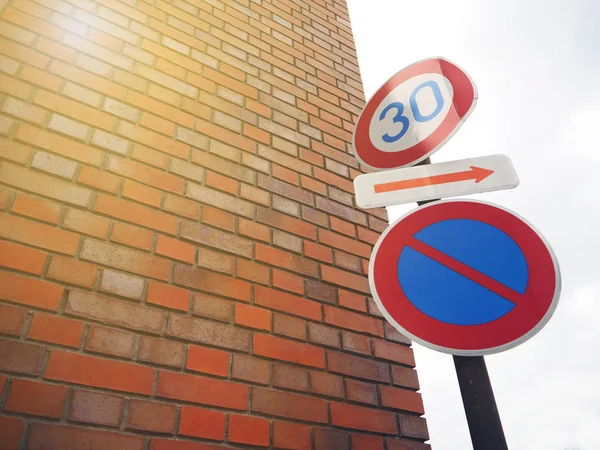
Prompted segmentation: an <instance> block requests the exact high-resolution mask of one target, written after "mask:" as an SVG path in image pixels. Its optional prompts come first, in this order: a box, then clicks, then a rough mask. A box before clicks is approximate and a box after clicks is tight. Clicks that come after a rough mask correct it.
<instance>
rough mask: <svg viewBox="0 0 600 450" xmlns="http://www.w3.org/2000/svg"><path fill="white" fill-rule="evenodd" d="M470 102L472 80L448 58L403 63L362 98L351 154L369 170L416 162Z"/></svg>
mask: <svg viewBox="0 0 600 450" xmlns="http://www.w3.org/2000/svg"><path fill="white" fill-rule="evenodd" d="M476 100H477V90H476V88H475V84H474V83H473V81H472V80H471V79H470V78H469V76H468V75H467V74H466V73H465V72H464V71H463V70H462V69H460V68H459V67H458V66H457V65H455V64H453V63H452V62H450V61H448V60H446V59H443V58H430V59H426V60H423V61H420V62H418V63H415V64H413V65H411V66H408V67H407V68H405V69H403V70H401V71H400V72H398V73H397V74H396V75H394V76H393V77H392V78H390V79H389V80H388V81H386V82H385V83H384V84H383V86H381V87H380V88H379V90H378V91H377V92H376V93H375V95H373V97H371V99H370V100H369V101H368V102H367V105H366V106H365V108H364V110H363V111H362V113H361V115H360V117H359V118H358V122H357V124H356V128H355V130H354V136H353V145H354V152H355V154H356V157H357V158H358V160H359V161H360V162H361V163H363V164H364V165H366V166H368V167H370V168H371V169H375V170H381V169H393V168H396V167H404V166H411V165H413V164H416V163H418V162H419V161H422V160H424V159H425V158H427V157H428V156H429V155H431V154H433V153H434V152H435V151H437V150H438V149H439V148H440V147H441V146H442V145H444V144H445V143H446V141H447V140H448V139H450V137H452V135H453V134H454V133H456V131H457V130H458V128H459V127H460V126H461V125H462V123H463V122H464V121H465V120H466V119H467V117H468V115H469V114H470V113H471V111H472V110H473V108H474V107H475V104H476Z"/></svg>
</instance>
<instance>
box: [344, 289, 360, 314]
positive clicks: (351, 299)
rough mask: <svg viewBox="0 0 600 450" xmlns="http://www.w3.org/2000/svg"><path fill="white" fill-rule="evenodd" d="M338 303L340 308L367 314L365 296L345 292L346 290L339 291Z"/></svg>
mask: <svg viewBox="0 0 600 450" xmlns="http://www.w3.org/2000/svg"><path fill="white" fill-rule="evenodd" d="M338 301H339V303H340V306H344V307H346V308H350V309H355V310H357V311H362V312H367V303H366V301H365V296H364V295H361V294H355V293H354V292H350V291H345V290H344V289H338Z"/></svg>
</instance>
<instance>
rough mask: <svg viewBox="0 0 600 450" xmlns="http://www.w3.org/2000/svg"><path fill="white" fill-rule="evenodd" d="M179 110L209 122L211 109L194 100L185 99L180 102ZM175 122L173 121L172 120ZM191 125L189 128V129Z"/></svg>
mask: <svg viewBox="0 0 600 450" xmlns="http://www.w3.org/2000/svg"><path fill="white" fill-rule="evenodd" d="M181 109H183V110H184V111H187V112H190V113H192V114H193V115H194V116H196V117H200V118H201V119H207V120H209V119H210V117H211V113H212V109H211V108H209V107H208V106H206V105H203V104H202V103H198V102H197V101H195V100H192V99H189V98H187V97H185V98H184V99H183V100H182V101H181ZM173 120H175V119H173ZM192 126H193V124H192V125H191V126H190V128H191V127H192Z"/></svg>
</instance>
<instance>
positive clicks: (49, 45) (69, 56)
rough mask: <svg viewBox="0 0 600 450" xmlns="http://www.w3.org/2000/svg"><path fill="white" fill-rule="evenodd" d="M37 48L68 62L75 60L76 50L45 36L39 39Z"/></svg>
mask: <svg viewBox="0 0 600 450" xmlns="http://www.w3.org/2000/svg"><path fill="white" fill-rule="evenodd" d="M35 49H36V50H39V51H40V52H42V53H45V54H46V55H49V56H52V57H53V58H56V59H61V60H63V61H66V62H70V61H73V57H74V56H75V50H73V49H72V48H69V47H66V46H64V45H62V44H59V43H57V42H53V41H51V40H49V39H46V38H43V37H42V38H40V39H39V40H38V41H37V44H36V45H35Z"/></svg>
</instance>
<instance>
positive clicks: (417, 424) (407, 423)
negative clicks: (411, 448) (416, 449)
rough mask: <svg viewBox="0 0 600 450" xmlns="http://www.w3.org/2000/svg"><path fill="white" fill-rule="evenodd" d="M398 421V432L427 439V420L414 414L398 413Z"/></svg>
mask: <svg viewBox="0 0 600 450" xmlns="http://www.w3.org/2000/svg"><path fill="white" fill-rule="evenodd" d="M398 419H399V421H400V433H402V435H403V436H409V437H414V438H417V439H423V440H425V441H427V440H429V431H428V430H427V422H426V420H425V418H423V417H417V416H415V415H408V414H398Z"/></svg>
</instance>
